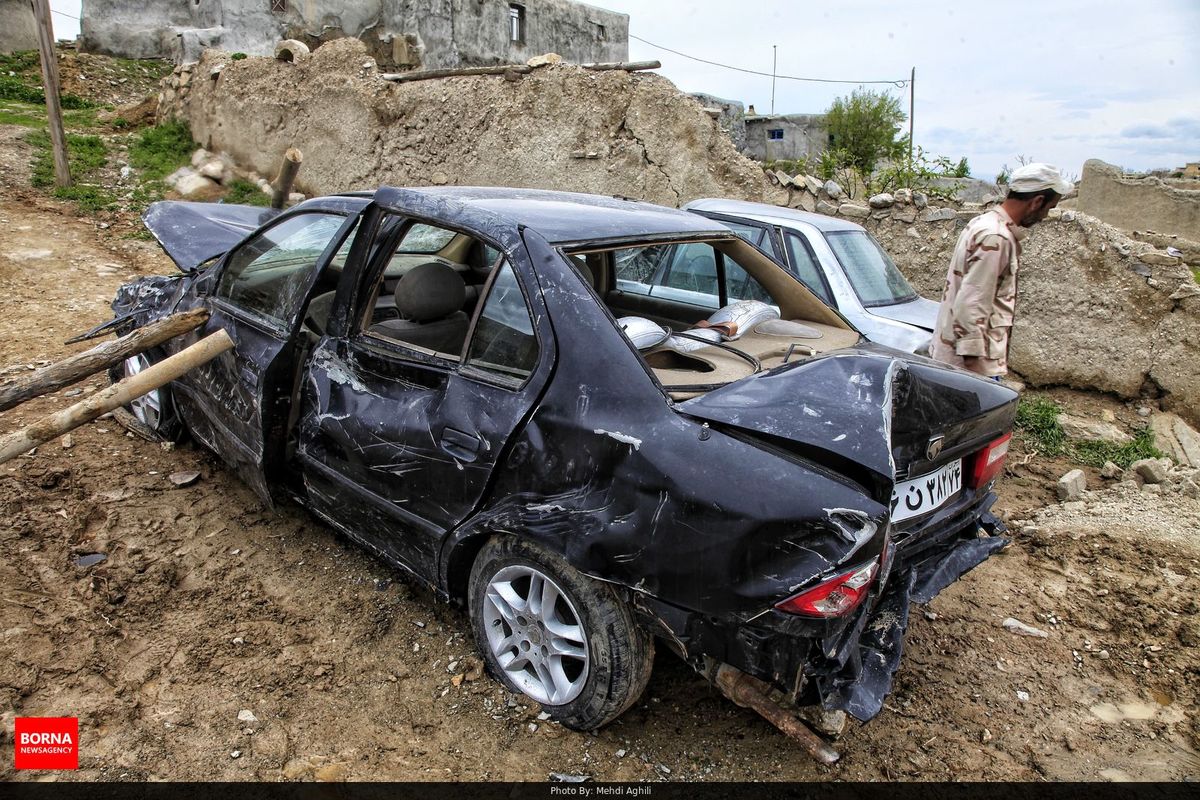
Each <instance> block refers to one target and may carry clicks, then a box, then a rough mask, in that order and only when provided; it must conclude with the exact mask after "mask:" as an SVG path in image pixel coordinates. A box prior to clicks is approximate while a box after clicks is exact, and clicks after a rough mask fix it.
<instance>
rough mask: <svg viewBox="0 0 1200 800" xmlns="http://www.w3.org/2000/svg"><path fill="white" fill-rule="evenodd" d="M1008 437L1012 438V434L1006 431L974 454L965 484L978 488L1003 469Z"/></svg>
mask: <svg viewBox="0 0 1200 800" xmlns="http://www.w3.org/2000/svg"><path fill="white" fill-rule="evenodd" d="M1010 439H1012V434H1011V433H1006V434H1004V435H1003V436H1001V437H1000V438H999V439H996V440H995V441H993V442H989V443H988V446H987V447H985V448H983V449H982V450H980V451H979V452H978V453H976V454H975V459H974V461H973V462H972V465H971V475H970V478H969V479H968V480H967V486H970V487H971V488H972V489H978V488H979V487H980V486H984V485H986V484H987V482H988V481H990V480H992V478H995V477H996V476H997V475H999V474H1000V471H1001V470H1003V469H1004V459H1005V457H1007V456H1008V443H1009V440H1010Z"/></svg>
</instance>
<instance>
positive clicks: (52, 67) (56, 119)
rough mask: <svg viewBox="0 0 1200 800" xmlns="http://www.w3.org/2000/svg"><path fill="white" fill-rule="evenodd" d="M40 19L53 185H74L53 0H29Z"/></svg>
mask: <svg viewBox="0 0 1200 800" xmlns="http://www.w3.org/2000/svg"><path fill="white" fill-rule="evenodd" d="M30 2H31V3H32V5H33V16H34V19H35V20H36V22H37V32H38V50H39V51H40V52H41V56H42V85H43V86H44V87H45V94H46V116H47V117H48V118H49V121H50V148H51V149H52V150H53V152H54V185H55V186H70V185H71V168H70V167H69V166H68V165H67V135H66V133H64V132H63V123H62V106H61V105H59V102H58V59H57V57H56V56H55V55H54V28H53V26H52V25H51V23H50V0H30Z"/></svg>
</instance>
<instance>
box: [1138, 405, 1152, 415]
mask: <svg viewBox="0 0 1200 800" xmlns="http://www.w3.org/2000/svg"><path fill="white" fill-rule="evenodd" d="M1151 413H1152V411H1151V409H1150V407H1149V406H1138V410H1137V415H1138V416H1139V417H1148V416H1150V414H1151Z"/></svg>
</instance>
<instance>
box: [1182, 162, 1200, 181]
mask: <svg viewBox="0 0 1200 800" xmlns="http://www.w3.org/2000/svg"><path fill="white" fill-rule="evenodd" d="M1182 172H1183V177H1185V178H1200V161H1189V162H1188V163H1187V164H1185V165H1184V167H1183V170H1182Z"/></svg>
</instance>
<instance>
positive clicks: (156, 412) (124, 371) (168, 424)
mask: <svg viewBox="0 0 1200 800" xmlns="http://www.w3.org/2000/svg"><path fill="white" fill-rule="evenodd" d="M152 363H153V361H151V359H150V357H149V356H148V355H146V354H145V353H139V354H137V355H136V356H131V357H129V358H127V359H125V362H124V364H123V365H122V366H121V367H120V368H118V369H114V370H113V371H112V373H113V374H112V376H111V377H112V379H113V381H117V380H120V379H122V378H129V377H132V376H134V375H137V374H138V373H139V372H142V371H143V370H145V369H147V368H148V367H150V365H151V364H152ZM125 410H126V411H128V412H129V414H130V415H131V416H132V420H131V421H130V420H126V422H127V423H129V422H131V423H132V424H130V425H129V427H130V428H131V429H132V430H133V432H134V433H138V434H140V435H142V436H146V437H147V438H153V439H157V440H160V441H164V442H177V441H179V440H180V439H181V438H182V437H183V423H182V422H181V421H180V419H179V416H178V415H177V414H176V413H175V404H174V403H173V402H172V398H171V390H170V389H168V388H167V387H165V386H163V387H161V388H158V389H151V390H150V391H149V392H146V394H144V395H142V396H141V397H136V398H134V399H133V400H131V401H130V403H129V405H128V406H126V407H125ZM118 419H120V416H118Z"/></svg>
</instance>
